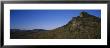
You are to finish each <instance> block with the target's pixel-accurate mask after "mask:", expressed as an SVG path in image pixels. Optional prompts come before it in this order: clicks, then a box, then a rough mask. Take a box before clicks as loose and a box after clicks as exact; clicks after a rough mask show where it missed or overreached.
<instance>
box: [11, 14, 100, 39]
mask: <svg viewBox="0 0 110 48" xmlns="http://www.w3.org/2000/svg"><path fill="white" fill-rule="evenodd" d="M35 32H36V33H31V34H25V35H23V36H21V37H19V36H20V35H18V36H17V37H15V38H25V37H26V38H33V39H34V38H35V39H100V38H101V19H100V18H99V17H96V16H94V15H91V14H88V13H87V12H81V13H80V16H77V17H73V18H72V19H71V20H70V21H69V22H68V23H67V24H66V25H64V26H61V27H58V28H56V29H53V30H48V31H47V32H39V31H38V30H37V29H36V30H35ZM12 36H13V35H12ZM15 36H16V35H15Z"/></svg>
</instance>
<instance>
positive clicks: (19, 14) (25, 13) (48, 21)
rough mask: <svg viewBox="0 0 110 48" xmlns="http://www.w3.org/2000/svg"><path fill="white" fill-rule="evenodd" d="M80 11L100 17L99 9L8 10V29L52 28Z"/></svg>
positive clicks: (65, 21) (77, 14) (59, 25)
mask: <svg viewBox="0 0 110 48" xmlns="http://www.w3.org/2000/svg"><path fill="white" fill-rule="evenodd" d="M82 11H85V12H88V13H89V14H91V15H94V16H96V17H101V10H10V29H20V30H33V29H44V30H52V29H55V28H58V27H61V26H63V25H65V24H67V23H68V22H69V21H70V20H71V19H72V17H76V16H79V15H80V12H82Z"/></svg>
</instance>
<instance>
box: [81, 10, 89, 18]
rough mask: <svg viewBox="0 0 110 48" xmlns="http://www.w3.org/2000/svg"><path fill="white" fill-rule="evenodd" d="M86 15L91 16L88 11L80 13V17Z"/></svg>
mask: <svg viewBox="0 0 110 48" xmlns="http://www.w3.org/2000/svg"><path fill="white" fill-rule="evenodd" d="M86 16H89V14H88V13H87V12H84V11H83V12H81V13H80V17H86Z"/></svg>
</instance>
